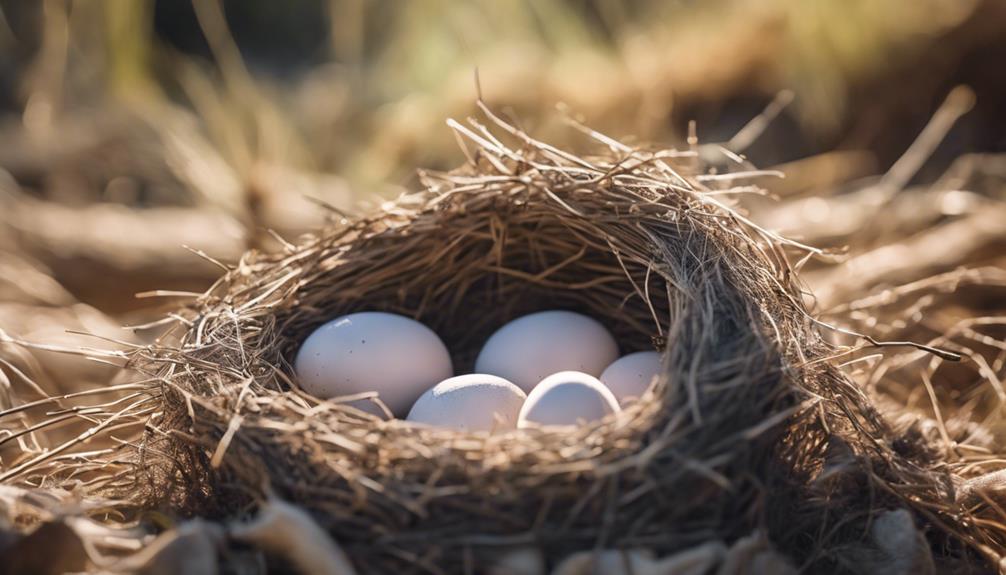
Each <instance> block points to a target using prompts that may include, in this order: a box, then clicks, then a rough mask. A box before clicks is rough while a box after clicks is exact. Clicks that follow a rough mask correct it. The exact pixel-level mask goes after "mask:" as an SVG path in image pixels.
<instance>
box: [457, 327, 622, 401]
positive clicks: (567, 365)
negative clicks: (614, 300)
mask: <svg viewBox="0 0 1006 575" xmlns="http://www.w3.org/2000/svg"><path fill="white" fill-rule="evenodd" d="M617 358H618V344H616V343H615V338H613V337H612V336H611V333H609V332H608V330H607V329H605V327H604V326H603V325H601V323H600V322H598V321H597V320H595V319H592V318H589V317H587V316H585V315H582V314H579V313H575V312H571V311H560V310H555V311H543V312H538V313H533V314H530V315H525V316H523V317H520V318H517V319H515V320H513V321H511V322H510V323H507V324H506V325H504V326H503V327H501V328H500V329H498V330H497V331H496V333H494V334H492V336H490V337H489V339H488V340H487V341H486V343H485V345H484V346H483V347H482V351H480V352H479V355H478V358H477V359H476V360H475V371H477V372H479V373H491V374H493V375H498V376H500V377H502V378H504V379H506V380H509V381H512V382H513V383H515V384H517V386H518V387H520V388H521V389H523V390H524V391H525V392H527V393H530V392H531V390H532V389H533V388H534V386H535V385H536V384H537V383H538V382H539V381H541V380H542V379H544V378H546V377H548V376H549V375H551V374H553V373H557V372H560V371H579V372H582V373H587V374H589V375H592V376H594V377H597V376H599V375H601V372H602V371H604V368H605V367H607V366H608V365H609V364H610V363H611V362H613V361H615V359H617Z"/></svg>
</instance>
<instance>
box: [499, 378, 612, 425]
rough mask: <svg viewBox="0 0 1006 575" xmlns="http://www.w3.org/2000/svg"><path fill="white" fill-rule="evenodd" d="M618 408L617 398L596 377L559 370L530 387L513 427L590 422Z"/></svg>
mask: <svg viewBox="0 0 1006 575" xmlns="http://www.w3.org/2000/svg"><path fill="white" fill-rule="evenodd" d="M618 411H621V408H620V407H619V406H618V400H617V399H615V396H614V395H612V394H611V391H610V390H609V389H608V388H607V387H604V384H603V383H601V382H600V381H598V379H597V378H596V377H594V376H592V375H588V374H586V373H581V372H578V371H561V372H559V373H555V374H552V375H550V376H548V377H546V378H545V379H543V380H541V382H540V383H539V384H538V385H536V386H535V387H534V389H533V390H531V393H529V394H528V396H527V400H525V401H524V407H522V408H521V410H520V415H519V416H518V418H517V427H518V428H525V427H530V426H532V425H535V424H536V425H575V424H577V423H590V422H592V421H597V420H598V419H601V418H602V417H604V416H606V415H608V414H609V413H615V412H618Z"/></svg>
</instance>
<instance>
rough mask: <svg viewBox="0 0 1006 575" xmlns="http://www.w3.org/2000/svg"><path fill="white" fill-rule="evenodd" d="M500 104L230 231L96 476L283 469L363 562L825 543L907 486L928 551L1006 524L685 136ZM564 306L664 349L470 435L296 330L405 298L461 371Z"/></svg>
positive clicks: (149, 478) (230, 505)
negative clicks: (736, 207)
mask: <svg viewBox="0 0 1006 575" xmlns="http://www.w3.org/2000/svg"><path fill="white" fill-rule="evenodd" d="M487 113H488V111H487ZM490 119H493V120H497V119H496V118H495V117H493V116H491V115H490ZM497 128H499V129H500V131H501V133H502V135H500V136H499V137H500V138H506V139H508V142H510V146H509V147H507V146H505V145H504V144H503V143H502V142H500V140H497V139H496V138H495V137H494V136H492V135H491V134H490V133H489V131H488V130H485V129H484V128H482V127H481V126H479V125H478V124H474V127H473V128H472V129H468V128H464V127H461V126H460V125H455V129H457V130H458V131H459V133H460V134H461V135H463V136H465V137H466V138H468V140H469V142H471V143H473V144H474V146H473V148H474V149H473V150H472V151H470V157H471V161H470V162H469V163H468V165H466V166H465V167H463V168H461V169H459V170H457V171H455V172H452V173H449V174H429V173H427V174H423V181H424V184H425V185H426V189H424V190H423V191H421V192H419V193H416V194H413V195H409V196H404V197H402V198H400V199H399V200H398V201H396V202H394V203H392V204H389V205H387V206H385V207H384V209H383V210H382V211H381V213H380V214H379V215H377V216H374V217H370V218H363V219H348V218H340V217H337V218H336V220H338V221H336V222H334V223H333V226H332V228H331V229H329V230H326V231H325V232H323V233H321V234H319V235H318V236H316V237H313V238H308V239H307V240H305V241H304V242H303V243H302V244H301V245H298V246H293V245H289V246H287V248H286V249H285V250H283V251H281V252H280V253H276V254H270V255H264V254H258V253H250V254H248V255H247V256H246V257H245V258H244V259H243V260H242V261H241V262H240V264H239V265H238V266H236V267H235V268H233V269H231V270H230V271H229V272H228V273H227V274H226V275H225V276H224V277H223V278H222V279H221V280H220V281H219V282H218V283H217V285H216V286H214V288H213V289H212V290H210V291H209V292H208V293H207V294H206V295H204V296H203V297H201V298H200V299H199V300H198V301H197V302H195V303H194V304H193V305H192V306H190V307H189V308H188V309H186V310H184V311H183V312H182V313H181V314H180V315H179V318H180V323H179V325H180V326H181V327H182V328H183V330H182V332H183V333H182V335H181V339H180V342H179V343H178V344H177V345H171V346H168V345H164V346H161V347H155V348H151V349H149V350H144V351H142V352H141V353H138V354H137V356H136V357H135V358H134V361H135V365H136V366H137V367H139V368H141V369H143V370H145V371H147V372H148V373H149V374H151V376H152V380H151V381H152V383H151V384H150V387H149V391H150V393H152V396H151V401H155V402H156V403H157V406H158V411H157V413H156V414H155V415H153V416H151V417H152V419H149V420H147V421H146V433H145V436H144V440H143V441H142V442H141V443H139V444H138V445H139V446H138V447H137V448H136V450H135V454H134V455H135V457H134V463H133V464H131V465H130V466H128V467H127V468H126V469H127V470H126V471H124V472H121V473H120V474H119V475H118V476H117V477H118V478H117V479H116V480H115V481H110V482H108V483H107V485H106V489H108V490H116V489H117V490H118V493H119V494H120V495H125V496H126V497H128V498H129V499H130V500H131V501H132V502H133V503H134V504H135V505H137V506H139V507H142V508H152V507H162V508H163V507H167V508H169V509H170V510H172V511H174V512H180V513H183V514H193V515H196V514H198V515H216V516H229V517H234V516H239V515H241V514H243V513H245V512H247V511H248V510H249V509H251V508H253V506H254V505H255V503H256V502H258V501H261V500H262V499H263V498H265V497H267V496H269V495H277V496H279V497H281V498H284V499H286V500H289V501H291V502H294V503H296V504H298V505H300V506H303V507H304V508H306V509H308V510H309V511H310V512H311V513H312V515H313V516H314V517H315V518H316V519H317V520H318V521H319V523H320V524H321V525H322V526H323V527H325V528H326V529H327V530H328V531H329V532H330V533H331V534H332V535H333V536H334V538H335V539H336V540H337V541H338V542H339V543H340V544H341V545H342V546H343V548H344V549H345V551H346V552H347V554H348V555H349V556H350V558H351V559H352V560H353V562H354V564H356V566H357V568H358V569H360V570H361V571H362V572H410V571H416V572H456V571H457V572H460V571H464V570H466V569H470V568H471V566H472V565H476V566H477V565H481V564H482V563H483V562H484V561H485V560H486V558H487V557H491V556H492V555H493V554H494V553H496V552H498V550H499V549H501V548H505V547H508V546H514V545H521V544H532V545H535V546H538V547H540V548H542V549H544V551H545V553H546V556H547V557H549V558H551V559H552V560H555V559H559V558H562V557H563V556H565V555H566V554H568V553H570V552H572V551H575V550H584V549H587V550H589V549H596V548H606V547H620V548H624V547H647V548H650V549H653V550H654V551H655V552H657V553H658V554H663V553H669V552H672V551H676V550H679V549H685V548H688V547H691V546H693V545H696V544H698V543H701V542H703V541H706V540H711V539H717V540H726V541H732V540H735V539H737V538H739V537H741V536H744V535H746V534H749V533H751V532H752V530H758V529H761V530H764V531H765V532H766V533H767V534H768V536H769V537H770V539H771V540H772V541H773V543H774V544H775V545H776V546H777V547H778V548H779V549H781V550H782V551H783V552H785V553H786V554H787V555H789V556H790V557H791V558H792V560H793V561H795V562H796V563H797V564H801V563H802V564H803V566H805V567H810V568H812V569H813V570H815V571H819V570H842V569H845V568H849V565H848V564H846V563H843V560H842V559H841V558H840V557H839V554H838V553H837V552H836V551H835V550H840V549H844V548H846V547H847V546H849V545H853V544H854V543H855V542H856V541H858V540H860V539H862V537H863V533H864V532H865V530H867V529H868V528H869V527H868V526H869V524H870V519H871V517H872V516H873V515H874V514H875V513H876V512H877V511H878V510H882V509H885V508H890V509H895V508H903V507H907V508H909V509H911V510H912V513H913V514H914V515H915V517H916V518H917V519H916V520H917V522H920V523H923V522H924V523H926V524H927V525H929V526H930V527H929V530H928V532H927V535H928V537H929V540H930V543H931V545H933V547H934V548H938V549H939V550H940V551H939V553H938V555H940V556H941V557H943V558H944V560H947V561H950V560H952V559H953V558H955V557H965V556H967V555H968V554H970V553H972V551H969V549H970V548H979V546H980V545H985V546H986V547H988V546H990V545H992V546H994V545H998V543H997V541H998V538H999V537H1000V536H1001V533H1000V531H999V530H998V528H995V527H989V526H986V525H981V524H980V523H972V522H968V521H967V520H966V519H965V517H966V512H965V511H964V510H962V509H960V508H959V506H955V504H954V495H953V483H952V481H951V479H952V478H950V477H949V476H948V475H946V474H944V473H943V472H942V471H940V465H939V459H938V457H937V456H935V455H933V452H932V451H931V450H928V449H927V448H926V445H925V443H924V441H923V440H922V438H921V437H920V436H905V435H902V436H895V435H894V434H893V433H892V432H891V430H890V429H889V428H888V427H887V426H886V425H885V423H884V422H883V420H882V419H881V418H880V416H879V415H878V414H877V412H876V411H875V409H874V408H873V406H872V404H871V401H870V399H869V398H868V397H867V396H866V395H865V394H864V393H863V391H862V390H860V389H859V388H857V387H856V386H855V385H854V384H853V383H852V382H851V381H850V380H849V379H848V378H847V377H845V376H844V375H843V374H842V373H841V372H840V371H839V370H838V369H837V368H836V367H835V366H833V365H832V363H831V361H829V356H830V355H831V354H832V353H833V349H832V348H831V347H830V346H829V345H828V344H827V343H826V341H825V339H824V337H823V335H822V333H821V329H820V327H819V326H818V325H817V324H816V323H815V322H814V321H813V319H812V318H811V317H810V316H808V314H807V312H806V311H805V309H804V306H803V303H802V297H803V296H802V294H801V292H800V289H799V287H798V285H797V283H796V281H795V272H794V270H793V268H792V267H791V266H790V265H789V263H788V257H789V256H790V255H792V254H794V253H797V254H799V255H800V256H801V257H802V256H812V255H814V254H815V252H814V250H812V249H810V248H806V247H805V246H801V245H799V244H796V243H794V242H789V241H787V240H785V239H783V238H780V237H777V236H774V235H773V234H771V233H769V232H766V231H764V230H761V229H759V228H757V227H756V226H754V225H753V224H751V223H750V222H747V221H746V220H745V219H744V217H743V215H742V214H740V213H737V212H735V211H733V210H732V209H731V208H730V203H729V193H731V190H730V189H718V190H711V189H710V188H709V187H708V186H709V185H712V184H710V183H709V182H710V181H713V182H716V181H719V180H718V179H716V178H712V179H709V178H707V177H705V176H701V175H699V166H698V160H697V158H696V155H695V154H693V153H691V152H660V153H650V152H645V151H640V150H632V149H628V148H625V147H623V146H621V145H620V144H618V143H616V142H613V141H611V140H608V139H607V138H604V137H603V136H599V135H595V136H596V137H597V138H598V142H599V145H600V147H601V148H602V153H601V155H600V156H599V157H595V158H588V159H583V158H579V157H575V156H573V155H570V154H568V153H565V152H563V151H560V150H557V149H554V148H552V147H550V146H548V145H546V144H542V143H540V142H536V141H534V140H532V139H531V138H529V137H528V136H526V135H525V134H523V133H522V132H519V131H518V130H516V129H514V128H512V127H510V126H509V125H508V124H506V123H504V122H501V121H499V122H498V123H497ZM732 191H734V192H736V191H739V190H732ZM555 308H562V309H571V310H577V311H582V312H584V313H587V314H589V315H591V316H593V317H595V318H597V319H599V320H600V321H602V322H604V323H605V324H606V325H607V327H608V328H609V329H610V330H611V331H612V332H613V333H615V334H616V337H617V339H618V341H619V343H620V345H621V348H622V349H621V351H622V352H623V353H624V352H630V351H636V350H643V349H666V350H667V354H666V357H667V359H666V364H665V366H664V370H663V374H662V376H661V380H660V383H659V385H658V386H657V387H656V389H655V390H654V392H653V393H652V395H650V396H649V397H647V398H646V401H643V402H641V403H640V404H637V405H635V406H634V407H632V408H630V409H628V410H627V411H625V412H624V413H622V414H620V415H618V416H615V417H610V418H609V419H607V420H605V421H604V422H603V423H601V424H599V425H597V426H593V427H589V428H584V429H581V430H579V431H577V432H575V433H569V432H565V433H562V432H556V431H548V430H522V431H518V432H513V433H509V434H505V435H496V436H487V435H479V434H467V435H466V434H461V433H457V432H453V431H446V430H436V429H429V428H418V427H413V426H410V425H408V424H406V423H404V422H402V421H382V420H379V419H378V418H375V417H373V416H371V415H369V414H367V413H364V412H362V411H359V410H357V409H354V408H352V407H350V406H348V405H346V403H345V402H346V401H349V400H353V399H359V397H347V398H339V399H336V400H333V401H321V400H318V399H315V398H313V397H310V396H308V395H306V394H304V393H302V392H300V391H298V390H297V385H296V382H295V381H294V377H293V370H292V368H291V362H292V358H293V357H294V354H295V353H296V350H297V347H298V345H299V343H300V342H301V341H303V339H304V338H305V337H306V336H307V334H309V333H310V332H311V330H313V329H314V328H316V327H317V326H319V325H321V324H322V323H324V322H325V321H327V320H329V319H331V318H333V317H335V316H337V315H340V314H344V313H348V312H353V311H361V310H386V311H392V312H395V313H400V314H404V315H407V316H409V317H413V318H416V319H418V320H420V321H422V322H424V323H426V324H427V325H429V326H430V327H431V328H432V329H434V330H435V331H436V332H437V333H438V334H439V335H440V336H441V337H442V338H443V339H444V341H445V343H447V345H448V347H449V348H450V349H451V350H452V353H453V354H454V362H455V370H456V372H458V373H464V372H465V370H467V369H470V368H471V365H472V363H473V359H474V356H475V354H476V353H477V351H478V349H479V347H480V346H481V344H482V343H483V342H484V341H485V339H486V338H487V337H488V335H489V334H490V333H491V332H492V331H493V330H494V329H495V328H497V327H498V326H500V325H502V324H503V323H504V322H506V321H507V320H509V319H512V318H514V317H516V316H519V315H521V314H524V313H527V312H531V311H535V310H541V309H555ZM124 476H125V477H127V478H129V479H130V480H131V482H130V483H128V488H127V489H125V490H123V489H122V485H124V484H123V482H122V478H123V477H124ZM137 487H139V488H137Z"/></svg>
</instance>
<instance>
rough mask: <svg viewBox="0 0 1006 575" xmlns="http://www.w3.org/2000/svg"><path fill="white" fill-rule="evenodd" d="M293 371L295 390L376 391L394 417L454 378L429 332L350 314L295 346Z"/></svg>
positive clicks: (329, 393) (331, 393)
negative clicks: (300, 388)
mask: <svg viewBox="0 0 1006 575" xmlns="http://www.w3.org/2000/svg"><path fill="white" fill-rule="evenodd" d="M294 367H295V370H296V372H297V379H298V381H299V383H300V386H301V387H302V388H303V389H304V391H306V392H308V393H310V394H312V395H315V396H317V397H321V398H331V397H336V396H343V395H351V394H356V393H362V392H369V391H376V392H377V394H378V397H379V398H380V399H381V401H383V402H384V403H385V405H387V406H388V408H389V409H390V410H391V411H392V413H394V414H395V415H397V416H399V417H401V416H402V415H404V414H405V413H407V412H408V410H409V408H410V407H411V406H412V404H413V403H414V402H415V400H416V398H418V397H419V396H420V395H422V394H423V392H424V391H426V390H427V389H429V388H430V387H431V386H433V385H434V384H436V383H437V382H438V381H443V380H444V379H447V378H449V377H451V376H452V375H454V373H453V371H454V370H453V367H452V365H451V356H450V354H449V353H448V351H447V347H446V346H444V343H443V342H442V341H440V338H439V337H437V334H436V333H434V332H433V330H431V329H430V328H428V327H426V326H425V325H423V324H421V323H419V322H418V321H415V320H412V319H409V318H407V317H405V316H401V315H396V314H391V313H384V312H360V313H353V314H349V315H346V316H342V317H339V318H336V319H334V320H332V321H330V322H328V323H326V324H324V325H322V326H321V327H319V328H318V329H317V330H315V331H314V332H313V333H312V334H311V335H310V336H308V338H307V339H306V340H305V341H304V343H303V345H301V348H300V350H299V351H298V352H297V358H296V360H295V362H294ZM360 403H369V402H360ZM360 407H363V408H365V409H366V406H365V405H361V406H360ZM366 410H367V411H370V409H366Z"/></svg>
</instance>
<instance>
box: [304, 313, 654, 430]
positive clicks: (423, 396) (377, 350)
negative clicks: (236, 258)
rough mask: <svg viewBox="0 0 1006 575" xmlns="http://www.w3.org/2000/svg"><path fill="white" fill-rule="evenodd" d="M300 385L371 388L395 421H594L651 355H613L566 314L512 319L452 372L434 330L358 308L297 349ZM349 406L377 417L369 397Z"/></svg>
mask: <svg viewBox="0 0 1006 575" xmlns="http://www.w3.org/2000/svg"><path fill="white" fill-rule="evenodd" d="M295 369H296V372H297V377H298V379H299V381H300V385H301V387H302V388H303V389H304V390H305V391H307V392H308V393H311V394H312V395H315V396H317V397H322V398H331V397H336V396H352V395H356V394H363V393H367V392H371V393H373V392H376V393H377V395H378V397H379V398H380V399H381V401H382V402H383V403H384V404H385V405H386V406H388V409H390V410H391V411H392V413H394V414H395V415H396V416H398V417H402V416H405V417H406V419H407V420H409V421H413V422H416V423H422V424H428V425H435V426H441V427H451V428H455V429H459V430H465V431H501V430H507V429H513V428H524V427H529V426H535V425H574V424H578V423H587V422H591V421H596V420H598V419H601V418H602V417H604V416H606V415H608V414H609V413H613V412H617V411H620V410H621V408H622V407H623V406H625V405H626V404H628V403H629V402H631V401H633V400H635V399H637V398H639V397H640V396H642V395H643V393H644V392H645V391H646V389H647V388H648V387H649V385H650V384H651V383H652V381H653V380H654V379H655V378H656V375H657V373H658V372H659V370H660V355H659V354H658V353H657V352H654V351H643V352H637V353H631V354H628V355H626V356H624V357H621V358H619V357H618V345H617V344H616V342H615V339H614V337H612V335H611V333H609V332H608V330H607V329H605V327H604V326H603V325H601V324H600V323H599V322H597V321H596V320H594V319H592V318H589V317H587V316H584V315H581V314H578V313H574V312H570V311H544V312H538V313H533V314H530V315H526V316H523V317H520V318H517V319H515V320H513V321H511V322H510V323H508V324H506V325H504V326H503V327H501V328H500V329H499V330H497V331H496V332H495V333H494V334H492V336H490V337H489V339H488V340H487V341H486V343H485V345H484V346H483V347H482V350H481V351H480V352H479V355H478V358H477V359H476V361H475V373H472V374H468V375H459V376H455V375H454V369H453V366H452V363H451V356H450V353H449V352H448V350H447V347H446V346H445V345H444V343H443V342H442V341H441V340H440V338H439V337H438V336H437V334H436V333H434V332H433V331H432V330H431V329H430V328H428V327H426V326H425V325H423V324H421V323H419V322H417V321H415V320H412V319H409V318H407V317H404V316H400V315H396V314H391V313H384V312H361V313H354V314H350V315H346V316H343V317H340V318H337V319H334V320H332V321H330V322H328V323H326V324H324V325H322V326H321V327H320V328H318V329H317V330H315V331H314V332H313V333H312V334H311V335H310V336H309V337H308V338H307V339H306V340H305V341H304V343H303V345H302V346H301V348H300V351H299V352H298V353H297V358H296V361H295ZM354 405H355V406H357V407H360V408H361V409H364V410H366V411H370V412H372V413H375V414H377V406H376V405H375V404H374V403H372V402H370V401H368V400H361V401H355V402H354Z"/></svg>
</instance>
